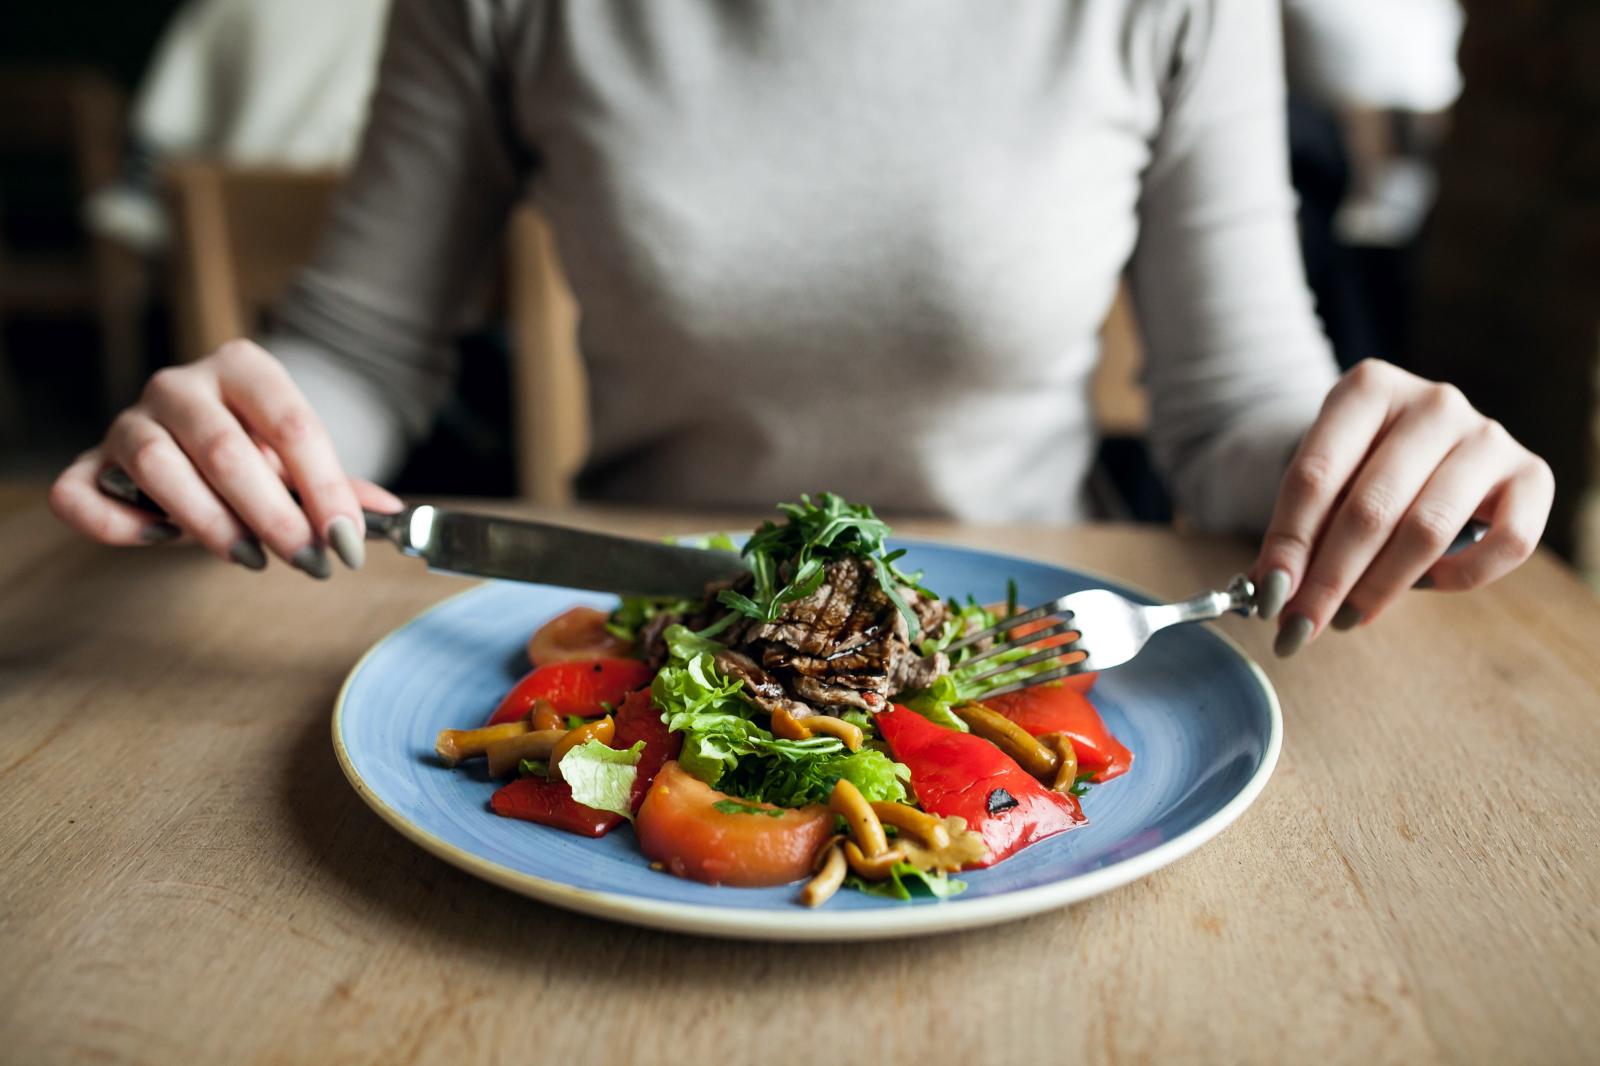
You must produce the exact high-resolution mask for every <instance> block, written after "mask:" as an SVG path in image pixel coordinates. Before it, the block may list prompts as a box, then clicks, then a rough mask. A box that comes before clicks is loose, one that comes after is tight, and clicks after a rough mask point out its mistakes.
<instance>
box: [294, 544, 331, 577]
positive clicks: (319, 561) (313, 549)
mask: <svg viewBox="0 0 1600 1066" xmlns="http://www.w3.org/2000/svg"><path fill="white" fill-rule="evenodd" d="M289 562H290V563H291V564H292V565H293V566H294V567H295V568H296V569H298V570H303V571H305V572H306V573H308V574H310V575H311V576H312V577H314V578H316V579H317V580H318V581H326V580H328V578H330V577H332V576H333V564H332V563H330V562H328V553H327V552H325V551H323V550H322V549H321V548H319V547H317V546H316V545H315V544H307V545H306V546H305V547H304V548H301V549H300V550H299V551H297V552H295V553H294V554H293V555H292V556H290V557H289Z"/></svg>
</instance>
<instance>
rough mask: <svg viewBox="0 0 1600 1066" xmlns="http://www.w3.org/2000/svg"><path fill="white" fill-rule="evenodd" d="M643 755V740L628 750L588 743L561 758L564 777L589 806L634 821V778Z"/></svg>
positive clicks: (591, 741) (573, 790)
mask: <svg viewBox="0 0 1600 1066" xmlns="http://www.w3.org/2000/svg"><path fill="white" fill-rule="evenodd" d="M643 753H644V741H642V740H641V741H638V742H637V743H635V744H634V746H633V747H631V748H627V749H625V750H619V749H617V748H608V747H606V746H605V745H604V744H602V743H600V742H599V741H598V740H586V741H584V742H583V743H582V744H579V745H578V746H577V747H575V748H573V749H572V750H571V751H569V752H567V753H566V754H565V755H563V756H562V757H561V766H560V770H561V778H562V780H564V781H566V783H567V785H568V786H569V787H570V788H571V789H572V798H573V799H575V800H577V801H578V802H579V803H581V804H583V805H584V806H585V807H593V808H594V809H595V810H597V811H611V812H612V813H613V814H620V815H622V816H623V817H624V818H628V819H632V818H633V806H632V799H633V779H634V778H635V777H636V776H637V775H638V773H639V770H638V766H639V757H640V756H641V755H642V754H643Z"/></svg>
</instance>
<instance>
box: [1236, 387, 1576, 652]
mask: <svg viewBox="0 0 1600 1066" xmlns="http://www.w3.org/2000/svg"><path fill="white" fill-rule="evenodd" d="M1554 491H1555V478H1554V477H1553V476H1552V474H1551V473H1550V467H1549V465H1548V464H1547V463H1546V462H1545V461H1544V460H1543V459H1540V458H1539V457H1538V456H1537V455H1534V454H1533V453H1532V452H1530V451H1528V449H1526V448H1524V447H1523V446H1522V445H1520V444H1518V443H1517V442H1516V441H1515V440H1514V439H1512V437H1511V434H1509V433H1507V432H1506V430H1505V428H1504V427H1503V426H1501V425H1500V423H1498V422H1496V421H1494V420H1493V419H1490V418H1486V417H1484V416H1483V415H1482V414H1479V413H1478V411H1477V410H1475V409H1474V408H1473V406H1472V405H1471V404H1470V403H1468V402H1467V400H1466V397H1464V396H1463V395H1462V394H1461V391H1460V390H1459V389H1457V388H1456V387H1455V386H1453V385H1440V384H1436V383H1434V382H1431V381H1425V380H1423V379H1422V378H1419V377H1417V376H1416V375H1414V374H1409V373H1407V372H1406V371H1404V370H1401V369H1399V368H1398V367H1395V366H1391V365H1390V364H1388V363H1383V362H1378V361H1376V360H1371V359H1369V360H1366V361H1365V362H1362V363H1359V364H1357V365H1356V366H1355V367H1354V368H1353V369H1352V370H1350V371H1349V372H1348V373H1346V374H1345V375H1344V377H1342V378H1341V379H1340V380H1339V383H1338V384H1337V385H1335V386H1334V387H1333V389H1332V391H1331V392H1329V393H1328V398H1327V400H1326V401H1324V403H1323V405H1322V411H1321V412H1320V413H1319V414H1318V415H1317V420H1316V422H1314V423H1313V424H1312V426H1311V428H1310V430H1308V431H1307V433H1306V436H1305V439H1304V440H1303V441H1302V442H1301V444H1300V447H1299V449H1298V450H1297V451H1296V452H1295V455H1294V458H1293V460H1292V461H1291V462H1290V464H1289V471H1288V473H1287V474H1285V475H1284V479H1283V485H1282V488H1281V489H1280V490H1279V492H1278V501H1277V506H1276V508H1275V509H1274V511H1273V514H1272V524H1271V525H1270V526H1269V527H1268V529H1267V534H1266V537H1265V539H1264V540H1263V542H1262V545H1261V554H1260V556H1259V557H1258V558H1257V560H1256V564H1255V567H1254V568H1253V569H1252V571H1251V575H1252V577H1254V579H1255V581H1256V586H1257V588H1258V589H1260V593H1259V599H1258V602H1259V604H1260V611H1261V616H1262V617H1263V618H1272V617H1274V616H1276V615H1278V614H1279V613H1280V611H1281V613H1282V621H1281V622H1280V623H1279V626H1278V638H1277V642H1276V644H1275V645H1274V650H1275V651H1276V652H1277V654H1278V655H1280V656H1287V655H1292V654H1294V653H1295V652H1296V651H1298V650H1299V649H1300V648H1301V647H1302V646H1304V645H1305V644H1306V643H1307V642H1308V641H1310V640H1312V639H1313V638H1315V637H1316V636H1317V634H1319V633H1321V632H1322V630H1323V629H1324V628H1325V627H1326V626H1328V625H1329V624H1330V623H1331V624H1333V625H1334V626H1335V627H1336V628H1339V629H1348V628H1351V627H1353V626H1356V625H1360V624H1362V623H1363V622H1370V621H1372V620H1373V619H1374V618H1376V617H1378V615H1380V614H1382V613H1383V611H1384V610H1385V609H1386V608H1387V607H1388V606H1389V605H1390V604H1391V603H1393V602H1394V600H1395V598H1396V597H1397V596H1399V595H1400V594H1401V593H1403V592H1405V591H1406V590H1407V589H1409V588H1410V587H1411V586H1412V585H1413V584H1414V583H1415V582H1416V581H1417V580H1418V579H1419V578H1421V577H1423V576H1424V575H1427V577H1428V578H1429V579H1430V581H1431V584H1432V586H1433V587H1434V588H1438V589H1446V590H1452V591H1453V590H1464V589H1472V588H1477V587H1478V586H1480V585H1486V584H1488V583H1489V582H1491V581H1494V580H1496V579H1497V578H1500V577H1503V576H1505V575H1506V574H1507V573H1509V572H1511V571H1512V570H1514V569H1515V568H1516V567H1517V566H1519V565H1520V564H1521V563H1522V562H1523V561H1524V560H1525V559H1527V558H1528V556H1529V555H1531V554H1532V553H1533V549H1534V547H1535V546H1536V545H1537V544H1538V543H1539V537H1540V534H1542V533H1543V532H1544V526H1545V520H1546V519H1547V518H1548V517H1549V515H1550V503H1551V499H1552V497H1553V495H1554ZM1472 518H1478V519H1481V520H1483V521H1485V522H1487V523H1488V525H1489V532H1488V533H1487V534H1486V535H1485V536H1484V538H1483V540H1482V541H1480V542H1479V543H1478V544H1476V545H1473V546H1472V547H1469V548H1467V549H1466V550H1465V551H1463V552H1461V553H1459V554H1457V555H1453V556H1451V557H1449V558H1445V559H1441V558H1440V556H1441V555H1442V554H1443V552H1444V550H1445V548H1447V547H1448V546H1449V545H1450V542H1451V541H1452V540H1454V539H1455V536H1456V534H1457V533H1459V532H1460V531H1461V528H1462V527H1463V526H1465V525H1466V524H1467V522H1468V521H1469V520H1470V519H1472Z"/></svg>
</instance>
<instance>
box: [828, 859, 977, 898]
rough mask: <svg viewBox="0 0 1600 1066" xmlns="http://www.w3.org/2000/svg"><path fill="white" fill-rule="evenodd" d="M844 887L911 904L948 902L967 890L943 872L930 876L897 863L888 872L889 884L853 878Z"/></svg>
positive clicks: (905, 864)
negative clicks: (925, 899) (921, 900)
mask: <svg viewBox="0 0 1600 1066" xmlns="http://www.w3.org/2000/svg"><path fill="white" fill-rule="evenodd" d="M844 886H845V887H846V888H853V889H855V890H857V891H858V892H865V893H866V894H867V895H869V896H881V897H883V898H884V899H898V900H909V899H913V898H915V897H917V896H931V897H933V898H934V899H949V898H950V897H951V896H955V895H959V894H960V893H962V892H965V891H966V889H967V883H966V882H965V881H957V880H956V879H955V878H953V877H951V876H950V875H949V874H947V873H944V872H943V871H938V872H929V871H927V870H921V869H918V868H917V867H915V866H913V865H911V864H910V863H909V862H899V863H895V865H894V866H893V867H892V868H891V869H890V871H889V877H888V879H887V880H883V881H867V880H865V879H863V878H861V877H857V876H856V875H855V874H851V875H850V876H849V877H846V878H845V879H844Z"/></svg>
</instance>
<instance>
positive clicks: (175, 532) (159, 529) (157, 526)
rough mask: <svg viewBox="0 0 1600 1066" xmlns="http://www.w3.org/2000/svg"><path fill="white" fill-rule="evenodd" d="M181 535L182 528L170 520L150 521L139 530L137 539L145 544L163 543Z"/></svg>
mask: <svg viewBox="0 0 1600 1066" xmlns="http://www.w3.org/2000/svg"><path fill="white" fill-rule="evenodd" d="M181 536H183V530H181V529H179V528H178V527H177V526H175V525H173V524H172V523H171V522H151V523H150V524H149V525H147V526H145V527H144V528H143V529H141V530H139V539H140V540H141V541H143V542H144V543H146V544H165V543H167V542H168V541H170V540H177V539H178V538H179V537H181Z"/></svg>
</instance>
